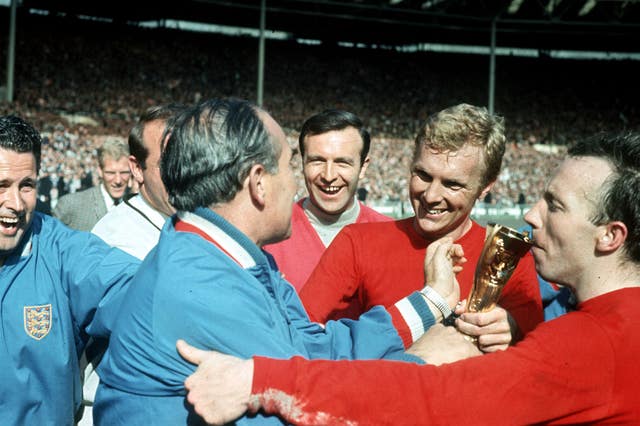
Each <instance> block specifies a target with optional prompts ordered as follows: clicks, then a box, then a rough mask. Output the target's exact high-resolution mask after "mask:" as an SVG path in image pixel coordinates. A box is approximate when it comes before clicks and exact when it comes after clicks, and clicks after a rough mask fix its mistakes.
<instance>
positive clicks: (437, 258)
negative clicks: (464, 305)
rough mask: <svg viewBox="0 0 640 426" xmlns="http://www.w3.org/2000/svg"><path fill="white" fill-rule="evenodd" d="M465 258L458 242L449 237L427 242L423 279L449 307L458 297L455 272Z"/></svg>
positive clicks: (458, 289)
mask: <svg viewBox="0 0 640 426" xmlns="http://www.w3.org/2000/svg"><path fill="white" fill-rule="evenodd" d="M466 261H467V259H466V258H465V257H464V251H463V249H462V246H461V245H460V244H453V240H452V239H451V238H449V237H445V238H441V239H439V240H436V241H434V242H432V243H431V244H429V247H427V253H426V254H425V257H424V281H425V284H426V285H428V286H429V287H431V288H433V289H434V290H435V291H437V292H438V294H440V296H442V297H443V298H444V299H445V300H446V301H447V303H449V306H450V307H452V308H453V307H454V306H455V304H456V303H457V302H458V300H459V299H460V286H459V285H458V280H456V276H455V274H456V273H458V272H460V271H461V270H462V264H463V263H464V262H466Z"/></svg>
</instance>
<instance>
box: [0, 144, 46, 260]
mask: <svg viewBox="0 0 640 426" xmlns="http://www.w3.org/2000/svg"><path fill="white" fill-rule="evenodd" d="M36 182H37V172H36V159H35V157H34V155H33V154H32V153H30V152H24V153H18V152H15V151H11V150H7V149H3V148H0V259H4V258H5V257H6V256H8V255H9V254H11V252H12V251H13V250H15V248H16V247H17V246H18V244H20V241H21V240H22V237H23V236H24V234H25V233H26V231H27V230H28V229H29V226H30V225H31V220H32V219H33V211H34V210H35V207H36V198H37V191H36Z"/></svg>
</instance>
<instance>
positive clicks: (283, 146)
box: [258, 110, 291, 161]
mask: <svg viewBox="0 0 640 426" xmlns="http://www.w3.org/2000/svg"><path fill="white" fill-rule="evenodd" d="M258 116H259V117H260V119H261V120H262V123H263V124H264V127H265V129H266V130H267V133H268V134H269V136H270V137H271V141H272V142H273V144H274V146H276V147H280V151H281V152H280V158H282V157H283V156H285V157H287V156H289V157H291V149H290V147H289V144H288V143H287V137H286V136H285V134H284V131H283V130H282V127H280V125H279V124H278V123H277V122H276V120H274V119H273V117H271V115H269V114H268V113H267V112H265V111H262V110H258ZM287 161H288V160H287Z"/></svg>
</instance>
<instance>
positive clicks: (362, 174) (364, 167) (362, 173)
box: [358, 155, 371, 179]
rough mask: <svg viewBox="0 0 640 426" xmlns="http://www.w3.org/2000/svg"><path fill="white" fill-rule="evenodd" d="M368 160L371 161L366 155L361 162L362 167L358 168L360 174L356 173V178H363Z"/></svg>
mask: <svg viewBox="0 0 640 426" xmlns="http://www.w3.org/2000/svg"><path fill="white" fill-rule="evenodd" d="M370 162H371V159H370V158H369V156H368V155H367V157H366V158H365V159H364V161H363V162H362V167H361V168H360V174H359V175H358V179H363V178H364V173H365V172H366V171H367V167H369V163H370Z"/></svg>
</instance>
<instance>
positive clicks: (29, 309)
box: [24, 304, 51, 340]
mask: <svg viewBox="0 0 640 426" xmlns="http://www.w3.org/2000/svg"><path fill="white" fill-rule="evenodd" d="M24 329H25V331H26V332H27V334H28V335H29V336H31V337H33V338H34V339H36V340H41V339H42V338H43V337H44V336H46V335H47V334H49V330H51V304H48V305H40V306H25V307H24Z"/></svg>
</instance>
